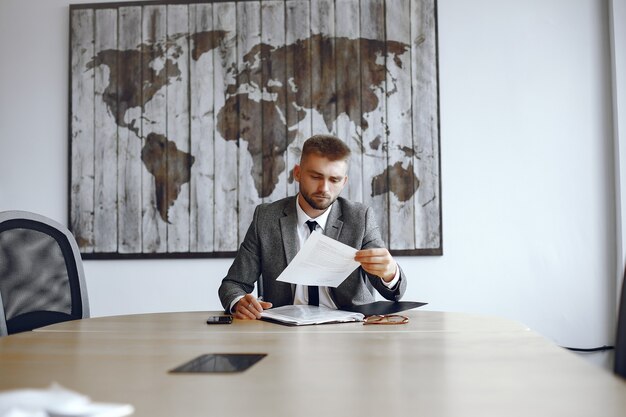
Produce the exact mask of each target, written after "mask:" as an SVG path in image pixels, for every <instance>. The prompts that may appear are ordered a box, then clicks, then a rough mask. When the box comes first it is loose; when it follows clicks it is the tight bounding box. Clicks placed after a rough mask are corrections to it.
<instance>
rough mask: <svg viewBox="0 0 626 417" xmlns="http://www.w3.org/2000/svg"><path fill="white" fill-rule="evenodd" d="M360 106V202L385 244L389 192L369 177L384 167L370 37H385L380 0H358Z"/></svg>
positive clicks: (380, 88)
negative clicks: (362, 124)
mask: <svg viewBox="0 0 626 417" xmlns="http://www.w3.org/2000/svg"><path fill="white" fill-rule="evenodd" d="M360 21H361V62H362V63H363V64H364V65H362V68H361V107H362V111H363V119H364V120H365V122H366V123H367V129H364V131H363V136H362V141H363V150H364V153H363V173H364V175H365V178H364V182H363V202H364V203H365V204H367V205H368V206H370V207H372V209H373V210H374V212H375V214H376V220H377V222H378V226H379V227H380V231H381V235H382V237H383V239H384V240H385V243H386V244H387V246H389V206H388V204H389V194H388V193H386V192H384V193H376V192H375V191H376V190H375V189H374V187H373V177H374V176H376V175H379V174H382V173H383V172H384V171H385V169H387V137H386V135H385V132H386V130H387V127H386V124H385V123H386V116H387V98H386V95H385V86H386V76H385V68H384V66H381V65H377V64H376V61H377V59H376V57H377V55H378V52H379V51H378V50H377V49H375V48H372V47H371V45H372V41H375V40H378V41H381V42H382V41H384V39H385V3H384V0H363V1H362V2H361V17H360Z"/></svg>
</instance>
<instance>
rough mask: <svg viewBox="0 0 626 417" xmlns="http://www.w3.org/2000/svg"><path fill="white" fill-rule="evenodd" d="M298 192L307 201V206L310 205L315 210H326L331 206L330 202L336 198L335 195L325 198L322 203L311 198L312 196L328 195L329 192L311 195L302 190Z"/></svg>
mask: <svg viewBox="0 0 626 417" xmlns="http://www.w3.org/2000/svg"><path fill="white" fill-rule="evenodd" d="M300 194H301V195H302V197H303V198H304V200H305V201H306V202H307V203H309V206H311V207H312V208H314V209H315V210H326V209H327V208H328V207H330V206H331V204H333V203H334V202H335V200H336V199H337V197H335V198H329V199H328V200H325V201H324V202H323V203H318V202H317V201H315V200H314V199H313V196H316V195H317V196H323V197H330V194H313V196H312V195H311V194H308V193H304V192H302V190H301V191H300Z"/></svg>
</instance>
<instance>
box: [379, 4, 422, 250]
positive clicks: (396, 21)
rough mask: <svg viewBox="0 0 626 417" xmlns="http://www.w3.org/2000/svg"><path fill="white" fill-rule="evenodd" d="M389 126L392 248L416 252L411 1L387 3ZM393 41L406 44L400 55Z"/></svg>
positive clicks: (390, 244)
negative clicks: (392, 43) (411, 87)
mask: <svg viewBox="0 0 626 417" xmlns="http://www.w3.org/2000/svg"><path fill="white" fill-rule="evenodd" d="M385 16H386V27H387V57H386V61H387V70H388V71H389V72H388V75H387V95H388V98H387V123H388V124H389V130H388V132H389V133H388V138H387V141H388V148H389V158H388V165H389V166H388V170H389V171H388V173H389V179H388V182H387V183H388V185H389V187H388V188H389V233H390V235H391V241H390V242H389V246H390V249H414V248H415V236H414V229H415V227H414V221H415V218H414V207H413V202H414V192H415V189H416V188H417V185H418V184H417V178H416V177H415V174H414V172H413V169H414V165H413V155H414V150H413V141H412V128H411V122H412V112H411V90H410V88H408V86H410V85H411V59H410V58H411V54H410V45H411V33H410V30H411V22H410V9H409V0H395V1H393V2H387V7H386V13H385ZM391 42H400V43H401V44H402V45H406V49H407V50H408V51H407V52H405V53H403V54H400V51H399V49H400V48H398V47H397V46H393V45H391Z"/></svg>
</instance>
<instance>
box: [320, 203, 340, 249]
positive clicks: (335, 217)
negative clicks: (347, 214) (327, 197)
mask: <svg viewBox="0 0 626 417" xmlns="http://www.w3.org/2000/svg"><path fill="white" fill-rule="evenodd" d="M341 218H342V211H341V204H340V203H339V200H335V204H333V207H332V209H331V210H330V214H329V215H328V220H326V229H325V230H324V234H325V235H326V236H328V237H331V238H333V239H335V240H339V239H337V237H338V236H339V233H340V232H341V228H342V227H343V221H342V220H340V219H341Z"/></svg>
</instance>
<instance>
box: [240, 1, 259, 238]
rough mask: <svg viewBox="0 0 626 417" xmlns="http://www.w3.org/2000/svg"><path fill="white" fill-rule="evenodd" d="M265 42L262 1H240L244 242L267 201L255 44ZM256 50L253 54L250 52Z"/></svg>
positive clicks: (241, 166)
mask: <svg viewBox="0 0 626 417" xmlns="http://www.w3.org/2000/svg"><path fill="white" fill-rule="evenodd" d="M260 43H261V3H260V2H258V1H244V2H238V3H237V67H238V68H239V69H240V70H241V72H240V75H239V77H238V80H237V86H238V91H240V92H241V94H239V95H238V103H239V119H238V120H237V123H238V126H239V170H238V174H239V175H238V176H239V196H238V199H239V230H238V234H239V235H238V242H239V243H241V242H242V241H243V238H244V237H245V235H246V231H247V230H248V227H249V226H250V223H251V222H252V216H253V214H254V208H255V207H256V206H257V205H258V204H260V203H261V202H262V201H263V200H262V198H261V191H260V185H261V184H262V178H263V155H262V140H261V136H262V135H261V132H262V130H261V126H262V124H263V112H262V108H261V105H260V102H259V101H260V98H261V90H260V89H261V86H262V85H263V84H262V83H263V79H262V77H261V68H260V67H259V63H258V61H257V57H258V55H257V54H256V53H255V52H256V49H255V47H258V45H259V44H260ZM251 52H252V54H250V53H251Z"/></svg>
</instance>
